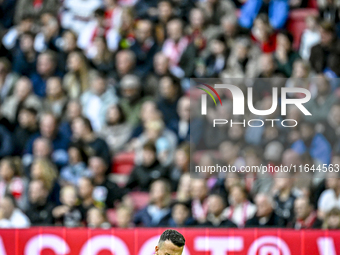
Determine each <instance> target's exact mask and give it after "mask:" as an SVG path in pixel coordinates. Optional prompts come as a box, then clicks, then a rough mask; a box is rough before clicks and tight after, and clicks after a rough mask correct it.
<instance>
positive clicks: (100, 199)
mask: <svg viewBox="0 0 340 255" xmlns="http://www.w3.org/2000/svg"><path fill="white" fill-rule="evenodd" d="M107 167H108V165H107V164H106V163H105V159H103V158H101V157H98V156H93V157H91V158H90V159H89V175H90V176H92V177H93V184H94V190H93V199H94V200H95V204H97V205H98V206H99V207H102V208H113V207H115V204H116V203H117V202H119V201H121V200H122V199H123V197H124V195H125V194H126V191H125V189H123V188H120V187H118V185H117V184H116V183H114V182H112V181H110V180H109V179H108V176H107V175H106V173H107Z"/></svg>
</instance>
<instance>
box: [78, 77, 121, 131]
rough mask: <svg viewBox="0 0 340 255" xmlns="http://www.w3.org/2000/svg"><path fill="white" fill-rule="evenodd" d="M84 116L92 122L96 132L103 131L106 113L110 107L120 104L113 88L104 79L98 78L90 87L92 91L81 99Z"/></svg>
mask: <svg viewBox="0 0 340 255" xmlns="http://www.w3.org/2000/svg"><path fill="white" fill-rule="evenodd" d="M80 101H81V103H82V108H83V114H84V115H85V117H87V118H88V119H89V120H90V121H91V125H92V127H93V129H94V131H96V132H98V131H100V130H101V129H102V127H103V125H104V122H105V113H106V111H107V109H108V108H109V106H110V105H113V104H116V103H118V98H117V97H116V95H115V92H114V90H113V88H112V87H110V86H108V85H107V82H106V80H105V79H104V78H103V77H100V76H97V77H96V78H94V80H93V81H92V83H91V85H90V89H89V90H88V91H86V92H84V93H83V95H82V96H81V98H80Z"/></svg>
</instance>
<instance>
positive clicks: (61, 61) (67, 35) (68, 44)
mask: <svg viewBox="0 0 340 255" xmlns="http://www.w3.org/2000/svg"><path fill="white" fill-rule="evenodd" d="M59 41H60V42H61V43H60V44H58V45H57V49H58V56H59V58H58V68H59V70H61V71H62V73H63V74H64V73H66V72H67V71H68V70H67V69H68V67H67V59H68V55H69V54H70V53H71V52H74V51H77V50H79V49H78V47H77V35H76V34H75V33H74V32H73V31H72V30H65V31H64V32H63V33H62V35H61V38H60V40H59Z"/></svg>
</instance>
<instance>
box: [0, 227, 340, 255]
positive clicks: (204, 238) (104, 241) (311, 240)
mask: <svg viewBox="0 0 340 255" xmlns="http://www.w3.org/2000/svg"><path fill="white" fill-rule="evenodd" d="M178 230H179V231H180V232H181V233H182V234H183V235H184V237H185V239H186V246H185V251H184V255H227V254H232V255H234V254H235V255H242V254H244V255H295V254H299V255H340V242H339V240H340V231H323V230H300V231H297V230H285V229H243V230H242V229H205V228H201V229H199V228H196V229H188V228H185V229H178ZM163 231H164V229H143V228H135V229H126V230H124V229H108V230H93V229H85V228H84V229H81V228H77V229H69V228H54V227H53V228H48V227H38V228H29V229H7V230H4V229H3V230H0V255H54V254H56V255H64V254H65V255H66V254H68V255H152V254H154V247H155V246H156V245H157V242H158V238H159V236H160V234H161V233H162V232H163Z"/></svg>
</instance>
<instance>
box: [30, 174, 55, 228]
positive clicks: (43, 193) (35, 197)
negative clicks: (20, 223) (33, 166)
mask: <svg viewBox="0 0 340 255" xmlns="http://www.w3.org/2000/svg"><path fill="white" fill-rule="evenodd" d="M48 195H49V191H48V189H47V188H46V187H45V185H44V183H43V181H41V180H33V181H31V182H30V184H29V189H28V199H29V206H28V208H27V210H26V215H27V217H28V218H29V219H30V221H31V224H32V226H46V225H53V224H54V218H53V215H52V210H53V208H54V207H55V205H54V203H53V202H51V201H49V199H48Z"/></svg>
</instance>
